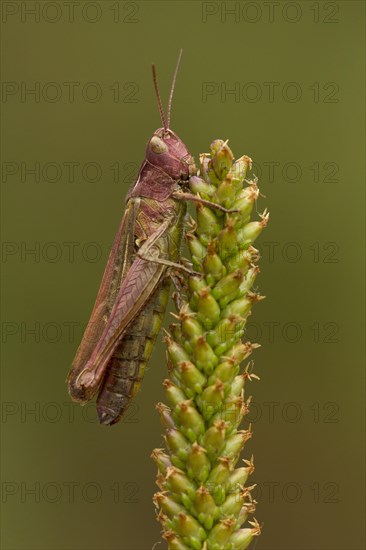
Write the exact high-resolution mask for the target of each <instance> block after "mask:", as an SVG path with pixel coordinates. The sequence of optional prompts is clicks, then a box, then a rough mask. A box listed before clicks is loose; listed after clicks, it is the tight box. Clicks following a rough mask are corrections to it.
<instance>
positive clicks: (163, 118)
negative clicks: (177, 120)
mask: <svg viewBox="0 0 366 550" xmlns="http://www.w3.org/2000/svg"><path fill="white" fill-rule="evenodd" d="M152 74H153V81H154V88H155V94H156V99H157V101H158V106H159V111H160V118H161V122H162V124H163V127H164V130H166V129H167V128H168V127H169V124H168V126H167V125H166V120H165V114H164V109H163V104H162V102H161V97H160V92H159V86H158V79H157V77H156V69H155V65H154V64H153V65H152Z"/></svg>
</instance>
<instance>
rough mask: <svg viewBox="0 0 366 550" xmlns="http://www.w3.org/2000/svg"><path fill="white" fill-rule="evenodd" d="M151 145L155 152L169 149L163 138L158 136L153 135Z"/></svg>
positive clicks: (164, 151)
mask: <svg viewBox="0 0 366 550" xmlns="http://www.w3.org/2000/svg"><path fill="white" fill-rule="evenodd" d="M150 147H151V150H152V151H153V152H154V153H157V154H159V153H166V152H167V150H168V146H167V145H166V143H164V141H163V140H162V139H160V138H159V137H158V136H153V137H152V138H151V140H150Z"/></svg>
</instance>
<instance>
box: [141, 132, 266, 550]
mask: <svg viewBox="0 0 366 550" xmlns="http://www.w3.org/2000/svg"><path fill="white" fill-rule="evenodd" d="M250 169H251V159H250V158H249V157H247V156H243V157H241V158H239V159H238V160H237V161H235V162H234V157H233V154H232V152H231V150H230V148H229V147H228V145H227V142H223V141H222V140H215V141H214V142H213V143H212V144H211V146H210V153H209V154H203V155H201V156H200V172H199V176H197V177H192V178H191V180H190V188H191V191H192V193H195V194H196V195H198V196H199V197H200V198H202V199H206V200H209V201H213V202H215V203H217V204H218V205H220V206H222V207H224V208H226V209H230V210H235V212H230V213H225V212H222V211H220V210H218V209H214V208H209V207H208V206H207V205H205V204H202V203H198V205H197V221H194V220H193V219H191V221H190V231H189V232H188V234H187V242H188V246H189V250H190V253H191V258H192V264H193V269H194V270H195V271H198V272H199V273H200V274H201V275H195V274H192V275H190V276H189V277H188V279H187V283H186V288H185V293H183V292H181V293H179V300H177V302H178V314H177V315H175V317H176V319H177V322H176V323H174V324H172V325H171V326H170V333H169V334H168V336H167V337H166V339H165V340H166V345H167V355H168V369H169V378H168V379H166V380H165V381H164V387H165V392H166V398H167V400H168V402H169V406H167V405H164V404H162V403H159V404H158V405H157V409H158V411H159V413H160V416H161V420H162V423H163V425H164V426H165V428H166V432H165V442H166V446H167V452H165V451H164V450H163V449H155V450H154V451H153V454H152V457H153V459H154V460H155V462H156V464H157V466H158V476H157V484H158V487H159V489H160V491H159V492H157V493H156V494H155V496H154V502H155V505H156V506H157V508H158V509H159V512H158V520H159V521H160V522H161V524H162V527H163V536H164V538H165V539H166V540H167V541H168V548H169V550H189V549H193V550H201V549H207V550H244V549H245V548H247V546H248V545H249V544H250V542H251V540H252V539H253V537H255V536H256V535H258V534H259V533H260V527H259V524H258V522H257V521H256V520H255V519H253V520H252V521H251V522H249V523H250V526H249V527H243V525H244V524H245V522H246V521H247V519H248V516H249V515H250V514H252V513H253V512H254V509H255V501H253V500H252V498H251V496H250V492H251V490H252V488H253V487H250V486H249V487H245V484H246V483H247V479H248V476H249V475H250V474H251V473H252V472H253V470H254V466H253V459H252V458H251V459H250V460H244V465H243V466H242V465H239V467H237V463H238V461H239V458H240V453H241V451H242V450H243V448H244V445H245V443H246V441H247V440H248V439H249V438H250V437H251V435H252V432H251V427H250V426H249V427H248V428H247V429H246V430H241V429H239V426H240V423H241V421H242V419H243V417H244V416H245V415H246V414H247V412H248V410H249V405H250V397H248V398H246V399H244V386H245V385H246V384H247V382H248V381H251V380H252V379H253V378H258V377H257V376H255V375H254V374H253V372H252V369H253V363H252V362H250V363H249V364H247V365H246V366H245V368H243V369H242V370H241V367H240V365H241V363H242V362H243V361H244V360H245V359H247V358H248V357H249V356H250V354H251V353H252V351H253V350H254V349H255V348H256V347H258V345H257V344H252V343H250V342H244V341H243V337H244V336H245V325H246V322H247V319H248V316H249V315H250V313H251V308H252V305H253V304H254V303H255V302H258V301H259V300H261V299H262V298H263V297H262V296H260V295H258V294H256V293H255V292H252V290H251V289H252V287H253V284H254V281H255V280H256V277H257V274H258V272H259V268H258V266H257V265H256V262H257V260H258V257H259V255H258V251H257V250H256V249H255V248H254V247H253V242H254V241H255V239H256V238H257V237H258V236H259V234H260V233H261V232H262V230H263V228H264V227H265V226H266V224H267V221H268V213H267V212H266V211H265V212H264V213H263V214H262V215H261V216H260V217H261V219H260V220H259V221H251V220H250V217H251V213H252V210H253V206H254V204H255V203H256V199H257V197H258V194H259V190H258V187H257V180H256V178H254V179H252V180H250V181H248V180H247V179H246V177H247V171H249V170H250Z"/></svg>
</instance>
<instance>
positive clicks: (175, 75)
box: [168, 49, 183, 128]
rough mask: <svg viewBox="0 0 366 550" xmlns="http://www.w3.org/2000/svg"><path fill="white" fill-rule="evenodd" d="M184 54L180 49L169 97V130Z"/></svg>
mask: <svg viewBox="0 0 366 550" xmlns="http://www.w3.org/2000/svg"><path fill="white" fill-rule="evenodd" d="M182 53H183V50H182V49H180V51H179V55H178V61H177V64H176V66H175V71H174V76H173V81H172V86H171V88H170V95H169V101H168V128H170V112H171V109H172V100H173V93H174V87H175V81H176V80H177V74H178V69H179V64H180V60H181V58H182Z"/></svg>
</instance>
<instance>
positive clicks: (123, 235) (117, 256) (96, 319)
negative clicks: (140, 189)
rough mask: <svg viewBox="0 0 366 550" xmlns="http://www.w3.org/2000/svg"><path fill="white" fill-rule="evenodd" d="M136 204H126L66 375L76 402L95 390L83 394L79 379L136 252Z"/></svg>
mask: <svg viewBox="0 0 366 550" xmlns="http://www.w3.org/2000/svg"><path fill="white" fill-rule="evenodd" d="M139 204H140V200H139V199H130V200H129V201H128V204H127V207H126V210H125V213H124V216H123V218H122V221H121V224H120V226H119V228H118V231H117V234H116V237H115V239H114V242H113V246H112V249H111V252H110V254H109V258H108V262H107V265H106V268H105V271H104V275H103V279H102V282H101V285H100V288H99V291H98V295H97V298H96V301H95V304H94V308H93V311H92V314H91V317H90V320H89V322H88V325H87V327H86V329H85V332H84V335H83V338H82V341H81V343H80V346H79V348H78V350H77V352H76V356H75V359H74V361H73V363H72V367H71V370H70V373H69V375H68V379H67V381H68V385H69V392H70V395H71V397H72V398H73V399H74V400H75V401H82V402H83V401H89V400H90V399H91V398H92V396H93V395H94V394H95V393H96V391H97V389H98V387H97V386H96V387H91V386H90V387H88V390H87V391H84V389H83V387H81V386H80V385H79V384H78V378H79V376H80V374H81V372H83V370H84V369H85V365H86V363H87V362H88V360H89V359H90V357H91V355H92V353H93V351H94V348H95V346H96V344H97V343H98V341H99V339H100V337H101V336H102V334H103V331H104V329H105V327H106V325H107V322H108V319H109V317H110V314H111V311H112V308H113V305H114V303H115V300H116V296H117V294H118V291H119V289H120V286H121V283H122V281H123V279H124V278H125V276H126V273H127V272H128V270H129V268H130V266H131V259H132V258H133V253H134V251H135V250H134V247H135V235H134V227H135V220H136V215H137V212H138V209H139Z"/></svg>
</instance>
